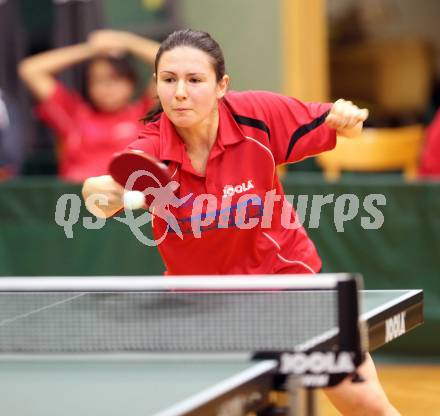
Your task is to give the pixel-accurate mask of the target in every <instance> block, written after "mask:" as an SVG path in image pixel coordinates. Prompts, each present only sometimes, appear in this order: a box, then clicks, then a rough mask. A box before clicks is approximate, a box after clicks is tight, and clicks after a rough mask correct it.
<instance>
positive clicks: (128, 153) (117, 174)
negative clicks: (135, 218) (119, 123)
mask: <svg viewBox="0 0 440 416" xmlns="http://www.w3.org/2000/svg"><path fill="white" fill-rule="evenodd" d="M109 172H110V175H111V176H112V177H113V179H114V180H115V181H116V182H118V183H119V184H120V185H121V186H123V187H124V188H125V189H126V190H127V192H133V194H132V196H134V198H133V199H136V196H135V192H137V194H138V195H137V196H139V192H143V193H144V195H145V204H146V205H147V206H149V205H151V202H152V201H153V200H154V196H153V195H152V194H150V193H148V192H145V190H146V189H147V188H161V187H162V188H163V187H165V186H166V185H167V184H168V183H169V182H170V181H171V176H170V173H169V170H168V167H167V166H166V165H165V164H164V163H162V162H161V161H160V160H158V159H156V158H155V157H154V156H152V155H150V154H148V153H145V152H143V151H142V150H135V149H132V150H125V151H123V152H121V153H117V154H116V155H115V156H114V157H113V159H112V161H111V162H110V166H109ZM127 196H128V197H130V195H127ZM125 199H126V198H124V200H125ZM129 199H130V198H127V201H128V200H129ZM137 199H138V198H137ZM134 205H136V204H134ZM135 208H139V206H138V207H135ZM132 209H133V208H132Z"/></svg>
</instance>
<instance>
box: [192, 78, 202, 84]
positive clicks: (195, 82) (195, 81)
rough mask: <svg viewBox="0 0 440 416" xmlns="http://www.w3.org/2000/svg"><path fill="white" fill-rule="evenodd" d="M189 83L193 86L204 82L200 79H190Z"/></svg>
mask: <svg viewBox="0 0 440 416" xmlns="http://www.w3.org/2000/svg"><path fill="white" fill-rule="evenodd" d="M189 82H191V83H193V84H197V83H198V82H202V80H201V79H200V78H190V79H189Z"/></svg>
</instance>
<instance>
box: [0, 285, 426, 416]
mask: <svg viewBox="0 0 440 416" xmlns="http://www.w3.org/2000/svg"><path fill="white" fill-rule="evenodd" d="M360 319H361V321H363V322H364V323H365V326H366V328H367V331H366V332H367V334H368V341H369V350H370V351H372V350H375V349H377V348H379V347H380V346H382V345H384V344H386V343H388V342H390V341H392V340H393V339H395V338H397V337H399V336H401V335H403V334H404V333H406V332H408V331H409V330H411V329H413V328H415V327H416V326H417V325H419V324H421V323H422V322H423V292H422V291H421V290H374V291H370V290H366V291H362V292H361V315H360ZM276 367H277V362H276V361H275V360H271V359H263V360H252V359H251V356H250V355H246V354H236V355H202V354H185V355H180V356H179V355H173V354H116V355H115V354H79V355H70V354H61V355H60V354H58V355H29V354H21V355H20V354H0V414H2V415H8V416H15V415H16V416H31V415H32V416H43V415H44V416H50V415H60V414H62V415H63V416H78V415H82V416H87V415H93V416H100V415H102V416H116V415H117V416H120V415H127V416H141V415H142V416H177V415H196V414H197V415H203V416H210V415H216V416H226V415H228V416H231V415H233V416H236V415H241V414H246V412H254V413H253V414H257V412H258V411H259V410H260V409H263V408H266V407H267V404H268V402H269V400H270V392H271V390H272V389H273V384H274V378H275V377H276V375H275V369H276ZM266 414H268V413H266Z"/></svg>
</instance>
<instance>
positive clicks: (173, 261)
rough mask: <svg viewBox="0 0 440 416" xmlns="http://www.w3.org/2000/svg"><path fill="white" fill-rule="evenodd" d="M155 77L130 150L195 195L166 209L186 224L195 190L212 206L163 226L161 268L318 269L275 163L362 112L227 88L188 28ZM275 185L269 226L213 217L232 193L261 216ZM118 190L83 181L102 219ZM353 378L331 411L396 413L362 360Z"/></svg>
mask: <svg viewBox="0 0 440 416" xmlns="http://www.w3.org/2000/svg"><path fill="white" fill-rule="evenodd" d="M155 77H156V86H157V93H158V97H159V100H160V104H161V108H158V109H157V111H156V114H151V115H150V118H149V120H150V121H151V122H149V123H147V124H146V127H145V129H144V131H143V133H142V134H141V137H140V138H139V139H138V140H137V141H135V142H133V143H132V144H131V145H130V149H135V150H138V151H143V152H146V153H148V154H150V155H153V156H154V157H156V158H157V159H159V160H160V161H166V162H167V163H169V170H170V172H171V173H172V175H173V176H172V178H173V180H176V181H177V182H178V183H179V184H180V187H179V189H178V190H177V191H176V192H177V196H178V197H180V198H182V197H184V196H185V195H190V194H191V193H192V197H193V198H192V199H189V201H187V202H186V203H185V204H184V206H182V207H180V208H178V209H176V210H175V211H173V214H174V215H175V216H176V218H177V220H178V223H179V224H181V225H182V227H183V228H184V227H185V224H187V223H188V220H189V221H191V220H194V218H195V217H194V216H192V217H191V212H194V207H191V201H192V202H194V201H198V202H200V201H201V200H200V199H198V198H197V197H198V196H199V195H201V194H209V195H212V197H211V198H210V199H209V202H207V201H208V199H207V200H206V201H205V208H206V209H205V211H204V212H206V211H210V210H211V211H213V212H214V215H213V216H214V217H215V218H214V220H212V221H210V222H209V224H208V226H206V227H198V228H197V231H198V233H197V234H196V233H194V232H193V233H191V232H188V233H184V234H183V236H182V237H183V238H180V237H179V236H178V235H177V233H173V232H168V234H167V235H166V238H165V239H164V240H163V241H162V242H161V243H160V244H159V246H158V248H159V251H160V253H161V256H162V258H163V260H164V263H165V265H166V267H167V274H171V275H176V274H270V273H316V272H318V271H319V270H320V268H321V260H320V258H319V256H318V254H317V252H316V250H315V247H314V245H313V243H312V242H311V240H310V239H309V238H308V236H307V234H306V232H305V230H304V229H303V228H302V227H293V228H289V227H286V226H284V225H283V222H282V220H281V219H280V218H281V217H282V215H285V213H286V211H288V215H289V217H290V218H293V217H294V213H293V211H292V209H290V211H289V210H288V209H286V207H288V206H290V205H286V204H284V214H283V202H284V201H283V200H284V193H283V190H282V187H281V185H280V181H279V179H278V177H277V173H276V169H275V168H276V166H277V165H280V164H284V163H294V162H297V161H300V160H302V159H304V158H306V157H308V156H312V155H315V154H317V153H320V152H323V151H326V150H330V149H332V148H333V147H334V146H335V144H336V135H337V134H341V135H344V136H348V137H355V136H357V135H358V134H360V132H361V130H362V126H363V121H364V120H365V119H366V118H367V116H368V112H367V110H361V109H359V108H358V107H356V106H355V105H353V104H352V103H351V102H349V101H344V100H338V101H336V102H335V103H333V104H306V103H302V102H300V101H298V100H295V99H293V98H290V97H285V96H282V95H278V94H273V93H270V92H261V91H247V92H227V87H228V84H229V77H228V75H226V74H225V63H224V59H223V54H222V51H221V49H220V47H219V45H218V44H217V42H216V41H215V40H213V39H212V38H211V37H210V35H209V34H207V33H203V32H197V31H191V30H183V31H178V32H174V33H173V34H171V35H170V36H169V37H168V38H167V39H166V40H165V41H164V42H163V43H162V45H161V47H160V49H159V51H158V53H157V56H156V61H155ZM272 190H275V191H276V192H275V194H277V195H279V196H281V198H280V199H281V200H280V201H277V200H275V203H274V204H273V206H272V207H271V213H272V215H271V216H270V219H271V221H270V222H269V224H270V225H269V226H268V225H267V223H266V224H265V225H263V224H262V221H263V218H259V219H260V222H259V223H258V224H257V225H256V226H253V227H246V226H243V224H241V226H240V224H237V223H236V222H234V221H226V222H222V221H221V220H220V219H219V217H220V215H219V216H218V217H216V214H215V213H218V212H219V211H218V208H219V206H220V204H221V201H223V200H224V199H225V198H230V200H231V201H232V202H231V204H232V205H231V206H234V203H235V204H238V205H239V203H238V201H241V202H243V195H246V194H249V195H253V196H252V198H251V199H250V200H251V201H252V202H250V203H249V206H248V207H247V208H249V209H248V211H247V212H248V213H251V212H253V213H254V214H255V213H256V215H252V214H249V217H252V216H253V217H258V213H259V212H260V213H261V210H259V208H267V207H263V206H262V204H263V203H264V200H265V198H267V195H268V192H270V191H272ZM123 192H124V190H123V188H122V187H121V186H120V185H119V184H118V183H117V182H116V181H115V180H113V178H112V177H111V176H108V175H106V176H100V177H93V178H89V179H87V180H86V181H85V182H84V186H83V196H84V198H85V199H87V198H88V197H89V196H91V195H93V194H98V193H99V194H104V195H106V196H107V198H108V204H107V205H105V206H104V205H90V204H89V205H88V209H89V210H90V211H91V212H92V213H93V214H95V215H97V216H101V217H102V216H107V217H108V216H111V215H113V214H114V213H116V212H117V211H119V210H120V209H121V208H122V207H123ZM212 198H214V200H215V201H217V203H218V205H215V204H214V203H213V202H212ZM240 198H241V199H240ZM188 202H189V203H188ZM258 204H260V206H258ZM235 208H236V209H237V210H238V207H237V205H235ZM216 210H217V211H216ZM200 218H201V217H200V216H198V220H200ZM204 218H205V220H206V218H207V217H204ZM252 219H256V218H248V220H249V223H250V222H251V220H252ZM266 220H267V217H266ZM284 224H285V222H284ZM166 227H167V224H166V223H164V222H163V221H156V218H155V220H154V223H153V230H154V233H155V236H160V235H163V232H164V230H165V231H166V230H167V228H166ZM194 229H195V228H193V229H192V230H193V231H194ZM360 374H361V375H362V376H364V378H365V379H366V381H365V382H363V383H353V382H352V381H351V379H350V380H349V379H347V380H345V381H343V382H342V383H341V384H339V385H338V386H336V387H333V388H329V389H326V393H327V395H328V397H329V398H330V400H331V401H332V402H333V404H334V405H335V406H336V407H337V408H338V410H339V411H340V412H341V413H342V414H344V415H356V416H360V415H375V416H377V415H398V412H397V411H396V410H395V409H394V407H393V406H392V405H391V404H390V403H389V401H388V399H387V397H386V396H385V393H384V392H383V390H382V388H381V386H380V384H379V381H378V378H377V374H376V371H375V368H374V364H373V362H372V360H371V358H370V357H369V356H368V357H367V360H366V361H365V362H364V363H363V364H362V366H361V368H360Z"/></svg>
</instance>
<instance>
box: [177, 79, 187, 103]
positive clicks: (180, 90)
mask: <svg viewBox="0 0 440 416" xmlns="http://www.w3.org/2000/svg"><path fill="white" fill-rule="evenodd" d="M175 95H176V98H177V99H179V100H182V99H185V98H186V97H187V92H186V86H185V82H184V81H178V82H177V85H176V93H175Z"/></svg>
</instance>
